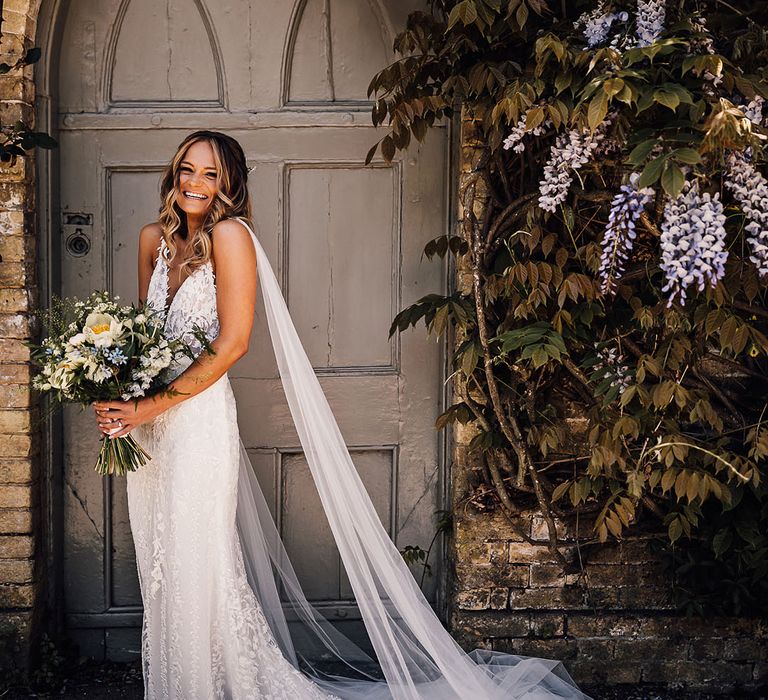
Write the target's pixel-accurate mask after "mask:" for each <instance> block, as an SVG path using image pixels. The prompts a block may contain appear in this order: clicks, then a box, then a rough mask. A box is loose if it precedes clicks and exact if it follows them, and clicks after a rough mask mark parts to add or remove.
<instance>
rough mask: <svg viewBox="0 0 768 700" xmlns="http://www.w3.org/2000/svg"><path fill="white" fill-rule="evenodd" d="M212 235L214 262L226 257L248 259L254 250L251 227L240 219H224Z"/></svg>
mask: <svg viewBox="0 0 768 700" xmlns="http://www.w3.org/2000/svg"><path fill="white" fill-rule="evenodd" d="M211 233H212V235H211V242H212V244H213V245H212V248H213V255H212V257H213V259H214V260H216V259H217V258H221V257H224V256H227V257H229V256H243V255H245V256H246V258H247V257H248V256H250V252H251V251H252V250H254V247H253V241H252V240H251V230H250V226H248V225H247V224H246V223H245V222H244V221H241V220H240V219H234V218H232V219H222V220H221V221H218V222H217V223H216V224H214V226H213V229H212V230H211Z"/></svg>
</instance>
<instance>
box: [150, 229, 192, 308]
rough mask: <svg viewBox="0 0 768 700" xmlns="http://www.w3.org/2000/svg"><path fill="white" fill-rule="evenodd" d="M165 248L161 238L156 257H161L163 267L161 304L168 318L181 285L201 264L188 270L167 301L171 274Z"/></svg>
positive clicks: (166, 247)
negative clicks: (163, 296) (163, 280)
mask: <svg viewBox="0 0 768 700" xmlns="http://www.w3.org/2000/svg"><path fill="white" fill-rule="evenodd" d="M167 249H168V246H167V245H165V239H163V240H162V242H161V245H160V250H159V255H158V258H161V264H162V266H163V268H165V272H164V277H165V299H164V300H163V305H164V309H163V311H164V313H165V317H166V318H168V315H169V314H170V313H171V309H172V308H173V304H174V302H175V301H176V297H177V296H179V293H180V292H181V289H182V287H183V286H184V285H185V284H186V283H187V282H188V281H189V279H190V278H191V277H193V276H194V275H195V273H197V271H198V270H200V269H201V268H202V267H203V265H200V267H196V268H195V269H194V270H192V272H190V273H189V274H188V275H187V276H186V277H185V278H184V281H183V282H182V283H181V284H180V285H179V286H178V288H177V289H176V292H175V293H174V295H173V298H172V299H171V300H170V302H169V301H168V295H169V294H170V289H171V285H170V277H171V275H170V268H169V267H168V262H167V261H166V259H165V251H166V250H167Z"/></svg>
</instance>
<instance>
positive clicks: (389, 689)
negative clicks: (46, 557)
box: [94, 131, 586, 700]
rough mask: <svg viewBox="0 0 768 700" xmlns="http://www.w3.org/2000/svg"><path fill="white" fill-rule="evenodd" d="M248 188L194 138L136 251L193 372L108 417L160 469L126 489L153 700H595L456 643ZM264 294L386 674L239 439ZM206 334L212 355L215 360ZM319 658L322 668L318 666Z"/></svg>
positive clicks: (303, 432)
mask: <svg viewBox="0 0 768 700" xmlns="http://www.w3.org/2000/svg"><path fill="white" fill-rule="evenodd" d="M247 179H248V169H247V166H246V160H245V155H244V153H243V150H242V148H241V147H240V145H239V144H238V143H237V141H235V140H234V139H233V138H231V137H229V136H227V135H225V134H222V133H219V132H215V131H196V132H194V133H192V134H190V135H189V136H187V137H186V138H185V139H184V141H183V142H182V143H181V144H180V146H179V148H178V149H177V152H176V154H175V155H174V157H173V159H172V160H171V162H170V164H169V165H168V166H167V168H166V170H165V172H164V174H163V178H162V182H161V188H160V190H161V191H160V194H161V207H160V217H159V221H158V222H157V223H152V224H148V225H147V226H145V227H144V228H142V230H141V233H140V236H139V256H138V278H139V298H140V300H142V301H143V300H146V301H147V302H148V303H149V304H151V305H152V306H153V307H154V308H155V309H156V310H157V311H158V312H160V313H161V314H162V315H163V318H164V323H165V331H166V333H167V335H168V336H169V337H173V338H177V337H183V338H184V339H185V340H187V342H189V343H190V345H191V346H192V348H193V350H194V353H193V354H195V356H196V359H195V360H194V361H193V360H192V359H191V358H184V359H183V360H179V361H178V362H177V363H176V364H175V365H174V366H173V367H172V368H170V369H169V371H168V375H167V376H166V377H165V379H166V383H167V385H168V387H167V388H168V389H169V391H165V392H161V393H159V394H157V395H154V396H149V397H145V398H143V399H141V400H139V401H137V402H133V401H127V402H123V401H104V402H96V403H95V404H94V409H95V412H96V418H97V422H98V425H99V429H100V430H101V431H102V432H103V433H104V434H105V435H110V436H111V437H117V436H121V435H126V434H127V433H129V432H132V434H133V435H134V436H135V437H136V438H137V440H138V441H139V443H140V444H142V445H143V446H144V447H145V448H146V449H147V451H148V452H149V454H151V455H152V459H151V460H150V462H149V463H148V464H147V465H146V466H144V467H142V468H141V469H140V470H138V471H136V472H129V473H128V475H127V489H128V507H129V515H130V524H131V530H132V532H133V538H134V544H135V549H136V560H137V564H138V572H139V582H140V587H141V596H142V600H143V604H144V618H143V625H142V645H141V651H142V663H143V671H144V689H145V697H146V698H150V699H155V698H158V699H159V698H163V699H165V698H169V699H170V698H173V699H174V700H207V699H208V698H231V699H232V700H241V699H243V700H244V699H246V698H248V699H256V698H260V699H264V700H267V699H275V700H277V699H278V698H279V699H284V700H305V699H306V700H312V699H320V698H334V699H339V698H340V699H342V700H358V699H362V698H365V699H366V700H373V699H376V700H378V699H381V700H384V699H388V698H393V699H395V700H406V699H407V700H486V699H487V700H497V699H498V700H502V698H503V699H508V698H522V697H525V698H529V699H531V700H533V699H542V700H544V699H551V698H569V699H578V700H582V699H584V698H586V696H585V695H584V694H583V693H581V692H580V691H579V690H578V689H577V688H576V686H575V685H574V683H573V681H572V680H571V679H570V677H569V676H568V674H567V672H566V671H565V670H564V669H563V667H562V665H561V664H560V663H559V662H556V661H549V660H544V659H535V658H527V657H519V656H514V655H511V654H504V653H501V652H494V651H489V650H481V649H477V650H475V651H473V652H471V653H469V654H466V653H465V652H464V651H462V649H461V648H460V647H459V646H458V644H456V642H455V641H454V640H453V639H452V638H451V636H450V635H449V634H448V633H447V632H446V631H445V629H444V628H443V627H442V625H441V623H440V621H439V619H438V618H437V616H436V615H435V613H434V612H433V610H432V609H431V607H430V606H429V604H428V602H427V601H426V599H425V598H424V596H423V595H422V593H421V591H420V589H419V587H418V586H417V585H416V582H415V580H414V578H413V576H412V575H411V574H410V572H409V570H408V568H407V566H406V565H405V563H404V562H403V560H402V557H401V556H400V554H399V552H398V550H397V548H396V547H395V545H394V543H393V542H392V541H391V540H390V539H389V537H388V536H387V534H386V531H385V530H384V528H383V527H382V525H381V523H380V521H379V519H378V516H377V515H376V512H375V510H374V508H373V505H372V503H371V500H370V498H369V497H368V495H367V493H366V491H365V488H364V486H363V484H362V481H361V480H360V478H359V477H358V475H357V472H356V471H355V468H354V465H353V463H352V460H351V459H350V456H349V452H348V450H347V448H346V445H345V443H344V440H343V438H342V435H341V433H340V432H339V429H338V426H337V424H336V421H335V419H334V417H333V414H332V413H331V410H330V407H329V406H328V403H327V401H326V399H325V396H324V394H323V392H322V389H321V387H320V384H319V382H318V381H317V378H316V377H315V374H314V372H313V370H312V366H311V363H310V362H309V360H308V358H307V356H306V354H305V352H304V350H303V348H302V345H301V342H300V340H299V338H298V335H297V334H296V331H295V329H294V326H293V323H292V321H291V318H290V316H289V314H288V309H287V307H286V304H285V301H284V299H283V297H282V294H281V291H280V287H279V284H278V282H277V279H276V278H275V275H274V274H273V271H272V269H271V267H270V265H269V261H268V260H267V257H266V254H265V253H264V249H263V248H262V246H261V244H260V242H259V240H258V239H257V237H256V236H255V234H254V233H253V230H252V225H251V223H250V222H251V205H250V200H249V196H248V190H247V186H246V184H247ZM257 281H258V283H260V286H261V291H262V295H263V299H264V306H265V308H266V312H267V321H268V326H269V332H270V336H271V340H272V344H273V348H274V351H275V356H276V359H277V363H278V368H279V371H280V377H281V380H282V384H283V388H284V391H285V394H286V398H287V400H288V404H289V408H290V410H291V415H292V417H293V420H294V423H295V425H296V429H297V432H298V434H299V438H300V440H301V444H302V447H303V450H304V454H305V456H306V458H307V461H308V463H309V467H310V470H311V472H312V476H313V479H314V482H315V485H316V487H317V490H318V493H319V495H320V499H321V501H322V504H323V508H324V510H325V513H326V516H327V517H328V521H329V524H330V526H331V530H332V532H333V535H334V539H335V541H336V544H337V546H338V549H339V552H340V554H341V558H342V561H343V563H344V567H345V570H346V572H347V575H348V577H349V580H350V583H351V585H352V589H353V591H354V594H355V599H356V603H357V605H358V606H359V608H360V612H361V614H362V617H363V621H364V623H365V628H366V631H367V633H368V636H369V638H370V642H371V645H372V647H373V650H374V651H375V662H374V660H373V659H372V658H371V657H370V656H369V655H368V654H367V653H366V652H365V651H363V650H362V649H361V648H360V647H359V646H357V645H356V644H354V643H353V642H352V641H351V640H349V639H347V638H346V637H345V636H343V635H342V634H341V633H339V632H338V631H337V630H336V629H335V628H334V627H333V626H332V625H330V624H329V623H328V622H327V621H326V620H325V619H324V618H323V617H322V615H321V614H320V613H319V612H318V611H317V610H316V609H315V608H314V607H313V606H312V605H311V604H310V603H309V602H308V601H307V600H306V598H305V596H304V594H303V592H302V590H301V587H300V585H299V582H298V580H297V578H296V574H295V573H294V570H293V568H292V566H291V564H290V561H289V559H288V557H287V555H286V552H285V549H284V547H283V545H282V543H281V541H280V537H279V534H278V532H277V529H276V527H275V524H274V521H273V520H272V518H271V516H270V513H269V509H268V507H267V504H266V502H265V499H264V496H263V494H262V492H261V490H260V488H259V485H258V482H257V481H256V478H255V476H254V472H253V470H252V469H251V468H250V462H249V460H248V455H247V453H246V452H245V449H244V447H243V444H242V441H241V440H240V436H239V432H238V427H237V410H236V405H235V399H234V395H233V392H232V387H231V385H230V382H229V377H228V375H227V371H228V370H229V369H230V368H231V367H232V365H234V363H235V362H237V360H238V359H239V358H241V357H242V356H243V355H244V354H245V353H246V352H247V350H248V343H249V336H250V333H251V326H252V323H253V316H254V311H255V304H256V291H257ZM193 326H197V327H198V328H199V329H202V330H203V331H204V332H205V334H206V337H207V338H208V339H209V341H210V349H211V350H212V351H213V352H208V351H203V347H202V346H201V343H200V341H199V340H198V339H197V338H196V337H195V335H194V334H193V333H192V332H191V331H192V329H193ZM286 611H287V612H288V614H286ZM289 618H290V620H291V624H290V625H289ZM297 625H298V626H297ZM300 634H301V638H300V642H301V643H300V644H299V643H298V642H299V635H300ZM300 652H304V655H302V653H300ZM318 659H322V660H324V662H325V663H324V666H325V670H321V669H319V668H315V667H314V666H313V662H316V661H317V660H318ZM329 662H331V663H330V665H329ZM331 667H332V668H333V669H334V670H335V672H334V673H331V672H330V670H329V669H330V668H331ZM339 669H343V673H342V672H341V671H339Z"/></svg>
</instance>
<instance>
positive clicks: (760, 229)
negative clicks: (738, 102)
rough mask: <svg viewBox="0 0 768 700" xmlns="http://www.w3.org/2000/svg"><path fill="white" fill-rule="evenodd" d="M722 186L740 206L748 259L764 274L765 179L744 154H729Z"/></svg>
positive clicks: (767, 248)
mask: <svg viewBox="0 0 768 700" xmlns="http://www.w3.org/2000/svg"><path fill="white" fill-rule="evenodd" d="M727 175H728V176H727V177H726V178H725V186H726V187H727V188H728V189H729V190H730V191H731V192H732V193H733V196H734V197H735V198H736V200H737V201H738V202H739V204H740V205H741V209H742V211H743V212H744V216H745V217H746V218H747V221H748V223H747V225H746V226H745V227H744V229H745V231H746V232H747V236H746V238H747V243H748V244H749V247H750V249H751V251H752V255H750V256H749V259H750V260H751V261H752V262H753V263H754V264H755V266H756V267H757V271H758V274H759V275H760V276H761V277H765V276H766V275H768V181H766V179H765V176H764V175H763V174H762V173H761V172H759V171H758V170H757V168H755V166H754V165H753V164H752V162H751V161H750V160H749V158H748V156H747V155H745V154H743V153H731V154H730V155H729V156H728V161H727Z"/></svg>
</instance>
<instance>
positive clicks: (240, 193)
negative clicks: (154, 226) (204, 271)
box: [159, 130, 254, 274]
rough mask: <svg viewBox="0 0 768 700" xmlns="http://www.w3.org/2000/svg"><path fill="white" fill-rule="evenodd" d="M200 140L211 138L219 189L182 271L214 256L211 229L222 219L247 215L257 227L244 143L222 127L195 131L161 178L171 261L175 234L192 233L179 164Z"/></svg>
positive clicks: (163, 221)
mask: <svg viewBox="0 0 768 700" xmlns="http://www.w3.org/2000/svg"><path fill="white" fill-rule="evenodd" d="M198 141H207V142H208V143H209V144H210V145H211V148H212V149H213V159H214V161H215V163H216V171H217V175H216V178H217V186H218V193H217V194H216V198H215V199H214V200H213V202H212V203H211V206H210V207H209V208H208V212H207V214H206V217H205V220H204V221H203V225H202V226H201V227H200V228H199V229H198V230H196V231H195V232H194V233H193V234H192V238H191V239H190V240H189V242H188V243H187V250H188V251H191V255H188V256H187V257H186V258H185V259H184V261H183V262H182V264H181V266H180V272H183V271H184V268H188V269H189V272H190V274H191V273H192V271H193V270H195V269H196V268H197V267H199V266H200V265H204V264H205V263H207V262H208V261H209V260H210V259H211V253H212V244H211V233H212V231H213V227H214V226H215V225H216V224H217V223H218V222H219V221H221V220H223V219H230V218H232V217H236V216H237V217H241V218H243V219H245V220H246V221H247V222H248V224H249V225H250V226H251V228H254V227H253V223H252V215H251V200H250V197H249V196H248V166H247V164H246V161H245V153H244V152H243V148H242V146H240V144H239V143H238V142H237V141H236V140H235V139H233V138H232V137H231V136H227V135H226V134H222V133H221V132H220V131H208V130H200V131H194V132H192V133H191V134H189V135H188V136H187V137H186V138H185V139H184V140H183V141H182V142H181V143H180V144H179V147H178V148H177V149H176V154H175V155H174V156H173V158H172V159H171V162H170V163H169V164H168V166H167V167H166V169H165V171H164V172H163V177H162V180H161V182H160V199H161V205H160V217H159V218H160V225H161V226H162V229H163V238H164V239H165V244H166V246H167V247H168V253H169V255H168V261H171V260H173V258H174V257H175V256H176V252H177V250H178V246H177V245H176V241H175V240H174V235H173V234H174V233H176V232H178V233H179V234H181V235H182V237H186V236H187V235H188V234H189V231H188V229H187V217H186V214H185V213H184V211H183V210H182V209H181V207H179V205H178V203H177V202H176V198H177V196H178V194H179V166H180V164H181V161H182V160H184V156H185V155H186V153H187V150H188V149H189V147H190V146H191V145H192V144H193V143H196V142H198Z"/></svg>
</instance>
